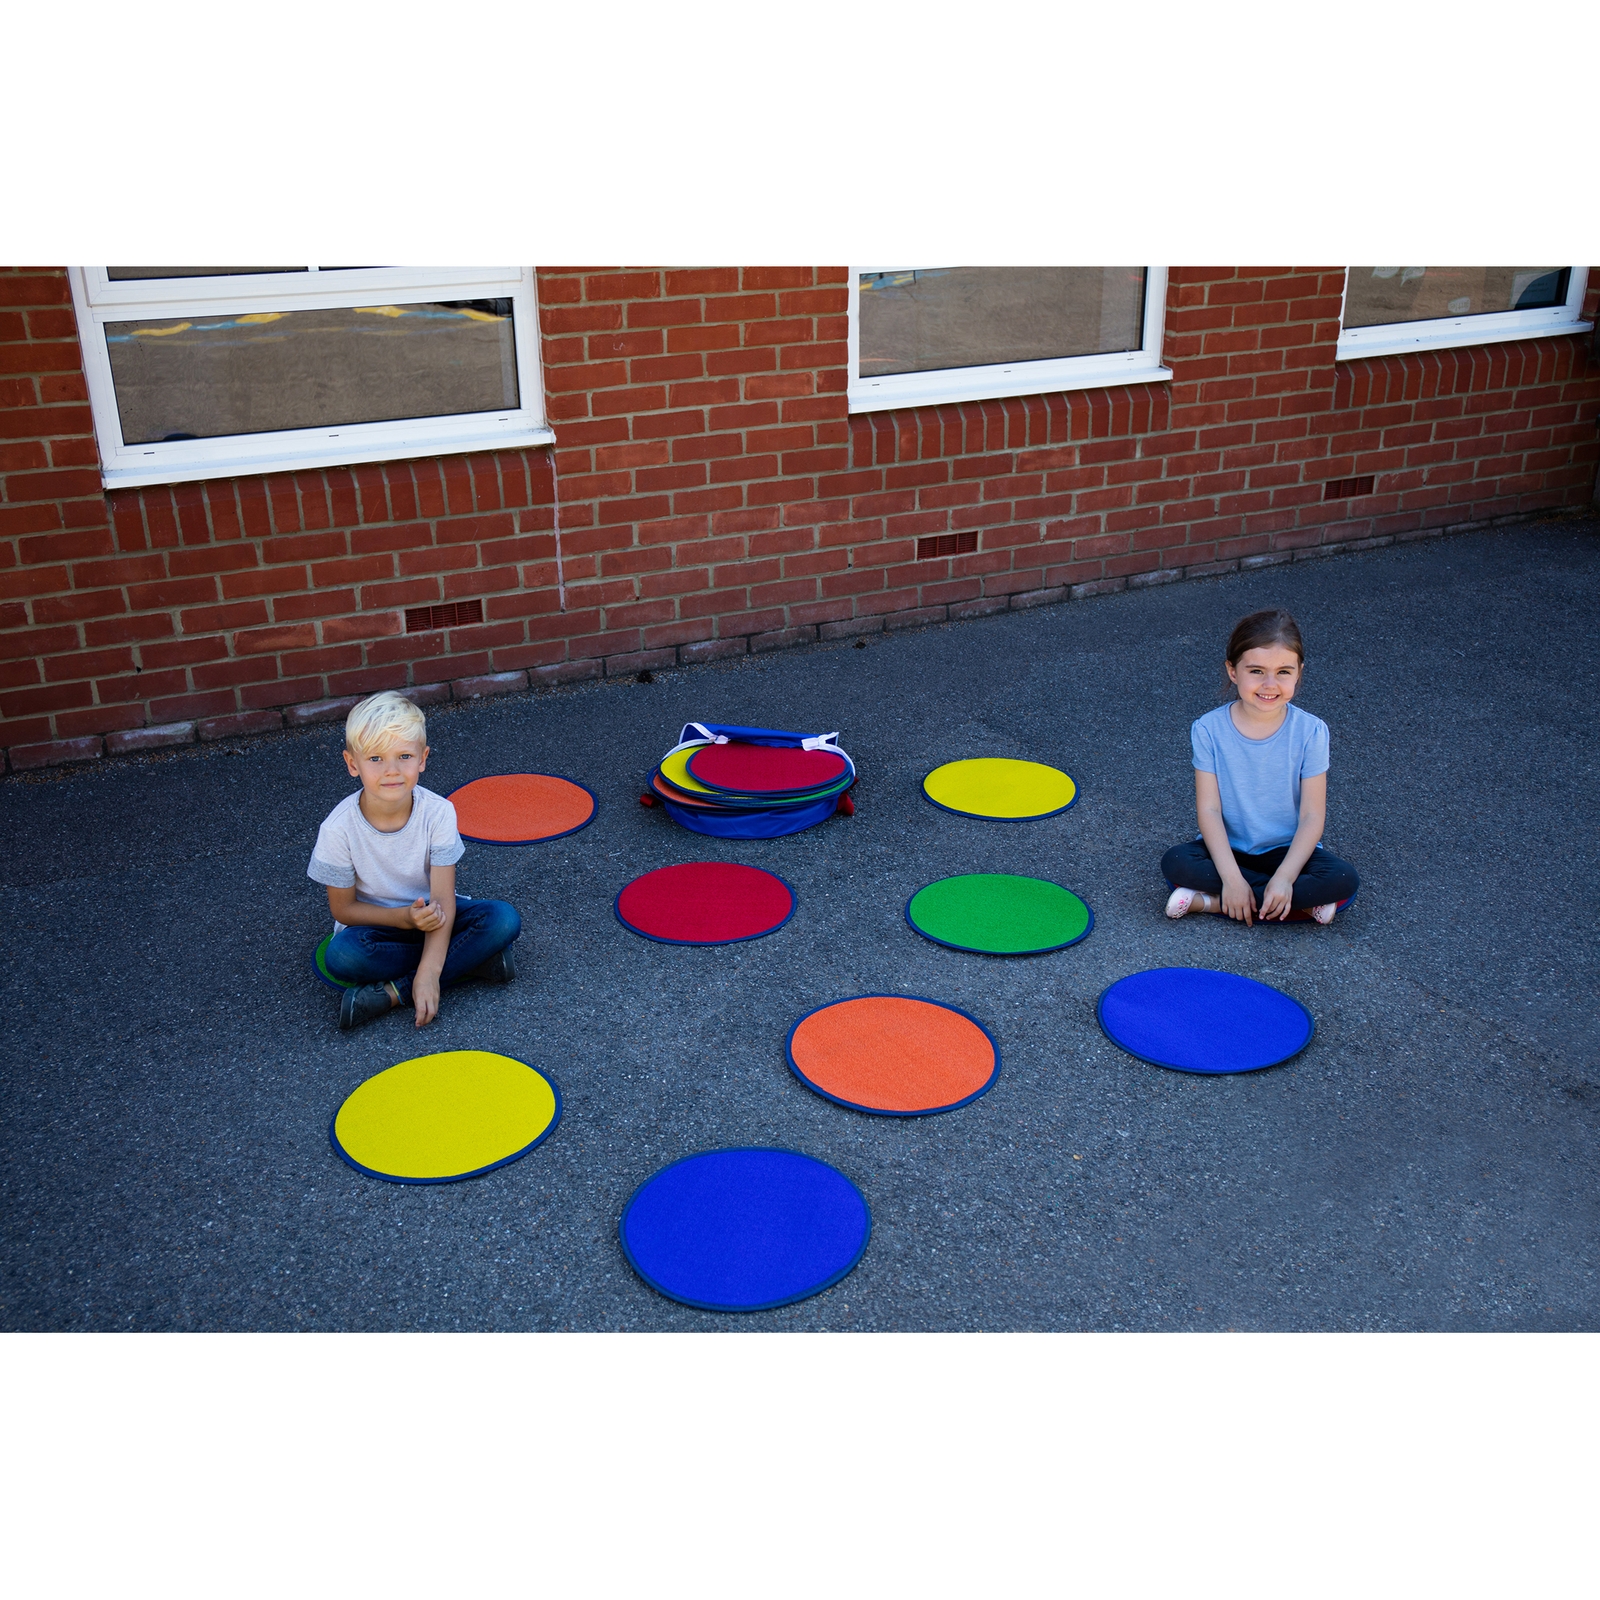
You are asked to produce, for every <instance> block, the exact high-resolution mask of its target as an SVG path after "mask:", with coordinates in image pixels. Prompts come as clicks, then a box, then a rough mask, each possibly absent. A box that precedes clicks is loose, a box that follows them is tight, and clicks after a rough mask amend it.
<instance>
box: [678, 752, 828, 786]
mask: <svg viewBox="0 0 1600 1600" xmlns="http://www.w3.org/2000/svg"><path fill="white" fill-rule="evenodd" d="M847 771H849V763H848V762H847V761H846V760H845V758H844V757H843V756H842V755H840V754H839V752H838V751H837V750H780V749H776V748H774V747H773V746H771V745H764V744H708V745H707V746H706V747H705V749H703V750H696V751H695V753H694V754H693V755H692V756H690V757H689V773H690V776H691V777H695V778H698V779H699V780H700V782H701V783H703V784H705V785H706V787H707V788H708V789H722V790H725V791H726V792H728V793H729V794H792V793H794V792H795V791H797V790H805V789H819V788H821V787H822V786H823V785H825V784H829V783H832V782H833V781H834V779H836V778H842V777H843V776H844V774H845V773H846V772H847Z"/></svg>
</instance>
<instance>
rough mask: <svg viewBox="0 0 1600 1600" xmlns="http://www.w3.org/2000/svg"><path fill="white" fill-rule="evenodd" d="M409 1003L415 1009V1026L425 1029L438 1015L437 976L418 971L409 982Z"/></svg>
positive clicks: (434, 973) (436, 974)
mask: <svg viewBox="0 0 1600 1600" xmlns="http://www.w3.org/2000/svg"><path fill="white" fill-rule="evenodd" d="M411 1003H412V1005H414V1006H415V1007H416V1008H417V1026H418V1027H419V1028H425V1027H427V1025H428V1024H429V1023H430V1022H432V1021H433V1019H434V1018H435V1017H436V1016H438V1015H439V974H438V973H437V972H423V971H421V970H420V969H419V970H418V972H417V974H416V976H415V977H414V978H412V980H411Z"/></svg>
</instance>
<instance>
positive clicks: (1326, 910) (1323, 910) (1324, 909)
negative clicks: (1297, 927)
mask: <svg viewBox="0 0 1600 1600" xmlns="http://www.w3.org/2000/svg"><path fill="white" fill-rule="evenodd" d="M1338 909H1339V902H1338V901H1337V900H1335V901H1334V902H1333V903H1332V904H1331V905H1326V906H1312V908H1311V920H1312V921H1313V922H1320V923H1321V924H1322V926H1323V927H1324V928H1326V927H1327V926H1328V924H1329V923H1330V922H1332V921H1333V914H1334V912H1335V911H1337V910H1338Z"/></svg>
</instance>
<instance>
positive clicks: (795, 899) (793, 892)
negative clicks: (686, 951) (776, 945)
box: [611, 861, 800, 949]
mask: <svg viewBox="0 0 1600 1600" xmlns="http://www.w3.org/2000/svg"><path fill="white" fill-rule="evenodd" d="M693 864H694V865H705V866H709V865H710V863H709V862H704V863H700V862H697V863H693ZM726 864H727V865H728V866H735V867H742V866H745V865H747V863H745V862H743V861H730V862H728V863H726ZM652 870H653V871H656V872H659V871H661V868H660V867H655V868H653V869H652ZM752 870H753V871H756V872H765V873H766V874H767V876H768V877H769V878H778V882H779V883H781V884H782V885H783V886H784V888H785V889H787V890H788V891H789V911H788V915H787V916H785V917H784V919H783V921H782V922H775V923H773V925H772V926H771V927H770V928H763V929H762V930H761V932H760V933H741V934H740V935H739V936H738V938H736V939H663V938H662V937H661V935H660V934H658V933H646V932H645V931H644V929H643V928H636V927H634V925H633V924H632V923H631V922H629V921H628V919H627V918H626V917H624V916H623V914H622V897H623V895H625V894H626V893H627V892H628V890H629V889H631V888H632V887H633V886H634V884H636V883H637V882H638V881H639V878H630V879H629V880H628V881H627V882H626V883H625V884H623V886H622V887H621V888H620V889H618V890H617V894H616V898H615V899H614V900H613V901H612V902H611V912H612V915H613V916H615V917H616V919H617V921H618V922H620V923H621V924H622V926H623V927H624V928H626V929H627V930H628V932H629V933H636V934H638V936H639V937H640V938H641V939H648V940H649V941H650V942H651V944H686V945H691V946H693V947H694V948H695V949H708V948H710V947H711V946H712V945H719V944H748V943H749V942H750V941H751V940H752V939H765V938H766V937H767V935H768V934H769V933H776V932H777V931H778V929H779V928H783V927H787V926H788V923H789V918H790V917H792V916H793V915H794V914H795V912H797V911H798V910H799V909H800V893H799V891H798V890H797V889H796V888H795V886H794V885H793V884H792V883H790V882H789V880H788V879H787V878H779V877H778V874H777V873H776V872H772V871H770V870H769V869H768V868H766V867H755V868H753V869H752ZM649 876H650V874H649V873H648V872H642V873H640V875H639V877H642V878H648V877H649Z"/></svg>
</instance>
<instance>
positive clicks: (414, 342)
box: [69, 267, 554, 489]
mask: <svg viewBox="0 0 1600 1600" xmlns="http://www.w3.org/2000/svg"><path fill="white" fill-rule="evenodd" d="M69 277H70V279H71V282H72V298H73V304H74V306H75V307H76V309H77V315H78V328H79V331H80V334H81V336H82V343H83V359H84V371H85V374H86V376H87V379H88V386H89V399H90V403H91V405H92V408H93V412H94V424H95V434H96V437H97V439H98V441H99V446H100V465H101V477H102V480H103V482H104V483H105V486H106V487H107V488H108V489H116V488H129V487H135V486H137V485H139V484H150V483H184V482H190V481H192V480H194V479H197V478H221V477H233V476H237V475H240V474H247V473H257V472H283V471H292V470H294V469H295V468H299V467H320V466H333V465H339V464H350V463H354V462H359V461H394V460H398V459H400V458H402V457H405V456H426V455H448V454H452V453H456V452H460V451H464V450H495V449H504V448H507V447H510V446H518V445H530V444H548V443H550V442H551V441H552V440H553V439H554V435H553V434H552V433H551V431H550V429H549V427H548V425H547V423H546V419H545V412H544V385H543V381H542V379H541V377H540V371H539V328H538V314H537V306H536V300H535V295H534V279H533V269H532V268H531V267H73V268H72V269H70V272H69Z"/></svg>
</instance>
